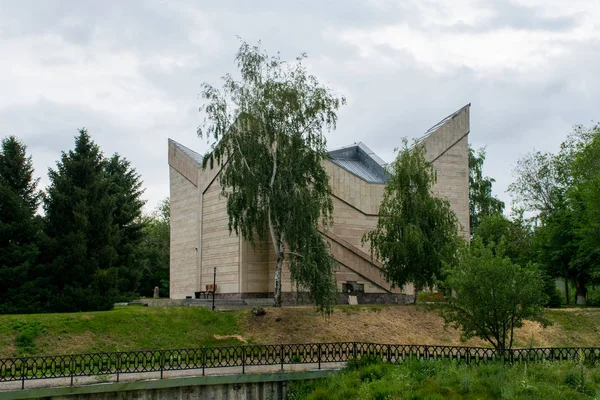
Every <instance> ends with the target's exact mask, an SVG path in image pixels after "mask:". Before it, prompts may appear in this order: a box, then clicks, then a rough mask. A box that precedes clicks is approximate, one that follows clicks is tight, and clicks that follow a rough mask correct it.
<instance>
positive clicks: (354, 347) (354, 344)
mask: <svg viewBox="0 0 600 400" xmlns="http://www.w3.org/2000/svg"><path fill="white" fill-rule="evenodd" d="M352 356H353V357H354V360H356V342H352Z"/></svg>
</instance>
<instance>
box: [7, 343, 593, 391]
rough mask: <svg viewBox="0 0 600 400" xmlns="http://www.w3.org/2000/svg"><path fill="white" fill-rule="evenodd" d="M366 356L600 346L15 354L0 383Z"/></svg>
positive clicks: (558, 354)
mask: <svg viewBox="0 0 600 400" xmlns="http://www.w3.org/2000/svg"><path fill="white" fill-rule="evenodd" d="M365 356H370V357H376V358H380V359H381V360H383V361H386V362H391V363H396V362H399V361H401V360H405V359H417V358H418V359H453V360H457V361H458V362H459V363H466V364H480V363H487V362H491V361H500V362H507V363H515V362H538V361H542V360H576V361H585V362H590V363H597V362H598V361H600V348H599V347H593V348H591V347H588V348H575V347H574V348H529V349H512V350H507V351H505V352H504V353H501V352H498V351H496V350H494V349H491V348H484V347H457V346H425V345H399V344H375V343H363V342H342V343H311V344H279V345H244V346H223V347H202V348H195V349H177V350H146V351H127V352H114V353H93V354H75V355H62V356H37V357H16V358H6V359H0V382H8V381H22V385H21V388H24V387H25V381H26V380H32V379H51V378H70V382H71V385H73V379H74V378H78V377H83V376H100V375H116V378H117V382H118V381H119V375H121V374H131V373H147V372H160V377H161V379H162V378H163V373H164V372H166V371H176V370H192V369H195V370H202V375H204V374H205V371H206V369H211V368H226V367H238V370H239V368H241V371H238V372H241V373H242V374H243V373H246V368H247V367H252V366H267V365H281V368H282V369H283V368H284V365H290V364H317V365H318V368H319V369H320V368H321V364H323V363H343V362H347V361H350V360H353V359H360V358H362V357H365Z"/></svg>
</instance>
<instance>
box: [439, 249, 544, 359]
mask: <svg viewBox="0 0 600 400" xmlns="http://www.w3.org/2000/svg"><path fill="white" fill-rule="evenodd" d="M502 247H503V243H500V244H499V245H496V244H495V243H492V244H490V245H489V246H485V245H484V244H483V242H482V240H481V239H480V238H475V239H474V240H473V242H472V243H471V245H470V246H463V247H462V248H461V250H460V253H459V254H460V256H459V257H460V261H459V262H458V264H457V265H455V266H453V267H450V268H448V270H447V273H448V278H447V286H448V287H450V288H452V290H453V295H452V296H450V297H449V300H448V303H447V304H446V305H445V306H444V308H443V309H442V311H441V314H442V316H443V317H444V319H445V321H446V323H449V324H452V325H453V326H455V327H456V328H459V329H460V330H461V331H462V335H463V337H464V338H466V339H468V338H472V337H479V338H481V339H484V340H486V341H488V342H489V343H490V344H491V345H492V346H494V348H495V349H496V350H498V351H500V352H503V351H504V350H507V349H511V348H512V345H513V339H514V330H515V328H519V327H521V326H523V321H526V320H529V321H537V322H540V323H542V324H543V325H546V324H547V321H546V319H545V318H544V316H543V307H542V305H543V304H544V302H545V297H544V294H543V286H544V284H543V279H542V276H541V274H540V271H539V269H538V268H537V267H535V266H534V265H532V264H529V265H527V266H525V267H521V266H520V265H517V264H514V263H513V262H512V261H511V260H510V259H509V258H508V257H506V256H505V255H504V253H503V249H502Z"/></svg>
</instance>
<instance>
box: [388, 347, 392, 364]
mask: <svg viewBox="0 0 600 400" xmlns="http://www.w3.org/2000/svg"><path fill="white" fill-rule="evenodd" d="M387 360H388V362H389V363H391V362H392V350H391V347H390V345H389V344H388V345H387Z"/></svg>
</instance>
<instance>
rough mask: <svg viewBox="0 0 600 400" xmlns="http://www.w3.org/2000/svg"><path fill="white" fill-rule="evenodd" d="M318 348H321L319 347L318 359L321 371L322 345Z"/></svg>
mask: <svg viewBox="0 0 600 400" xmlns="http://www.w3.org/2000/svg"><path fill="white" fill-rule="evenodd" d="M318 346H319V347H317V357H318V359H319V369H321V344H320V343H319V345H318Z"/></svg>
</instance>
